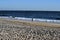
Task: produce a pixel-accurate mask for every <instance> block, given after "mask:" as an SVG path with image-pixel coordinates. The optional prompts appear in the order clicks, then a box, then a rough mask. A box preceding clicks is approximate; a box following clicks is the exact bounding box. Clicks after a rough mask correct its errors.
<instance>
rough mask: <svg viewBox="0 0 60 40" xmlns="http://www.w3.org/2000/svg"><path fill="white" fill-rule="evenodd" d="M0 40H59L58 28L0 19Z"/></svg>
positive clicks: (59, 31)
mask: <svg viewBox="0 0 60 40" xmlns="http://www.w3.org/2000/svg"><path fill="white" fill-rule="evenodd" d="M23 24H24V25H23ZM0 40H60V27H59V26H58V27H57V26H56V27H54V25H52V27H50V26H44V25H43V26H40V25H39V26H38V25H36V24H35V26H33V24H32V25H31V24H30V25H27V24H25V23H23V22H13V21H10V20H4V19H0Z"/></svg>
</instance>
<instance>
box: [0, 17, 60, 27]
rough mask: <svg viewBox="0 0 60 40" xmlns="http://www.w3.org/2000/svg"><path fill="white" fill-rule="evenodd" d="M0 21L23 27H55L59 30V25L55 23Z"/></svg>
mask: <svg viewBox="0 0 60 40" xmlns="http://www.w3.org/2000/svg"><path fill="white" fill-rule="evenodd" d="M0 20H1V21H2V20H3V21H5V22H6V23H10V24H17V25H23V26H43V27H56V28H60V24H57V23H48V22H36V21H25V20H12V19H4V18H0ZM3 21H2V22H3Z"/></svg>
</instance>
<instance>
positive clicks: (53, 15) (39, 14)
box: [0, 11, 60, 20]
mask: <svg viewBox="0 0 60 40" xmlns="http://www.w3.org/2000/svg"><path fill="white" fill-rule="evenodd" d="M0 16H13V17H26V18H42V19H56V20H60V12H57V11H0Z"/></svg>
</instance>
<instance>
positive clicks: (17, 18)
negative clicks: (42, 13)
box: [0, 16, 60, 23]
mask: <svg viewBox="0 0 60 40" xmlns="http://www.w3.org/2000/svg"><path fill="white" fill-rule="evenodd" d="M0 18H6V19H15V20H28V21H32V18H25V17H14V18H13V17H5V16H0ZM33 21H38V22H52V23H60V20H52V19H38V18H33Z"/></svg>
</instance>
